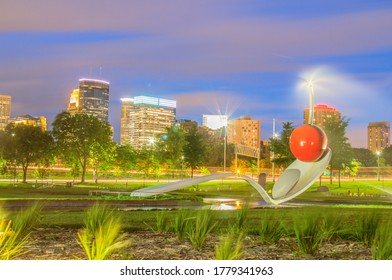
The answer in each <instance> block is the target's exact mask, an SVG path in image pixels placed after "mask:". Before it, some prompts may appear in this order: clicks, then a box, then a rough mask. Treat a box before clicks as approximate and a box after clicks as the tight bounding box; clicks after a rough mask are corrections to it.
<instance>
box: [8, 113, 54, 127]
mask: <svg viewBox="0 0 392 280" xmlns="http://www.w3.org/2000/svg"><path fill="white" fill-rule="evenodd" d="M10 123H14V124H15V125H30V126H37V127H40V128H41V129H42V131H46V129H47V123H46V118H45V117H44V116H40V117H33V116H30V115H23V116H18V117H14V118H12V119H10Z"/></svg>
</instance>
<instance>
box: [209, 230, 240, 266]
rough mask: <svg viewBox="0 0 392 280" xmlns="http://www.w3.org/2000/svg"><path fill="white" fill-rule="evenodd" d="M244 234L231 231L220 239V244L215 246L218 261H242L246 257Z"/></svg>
mask: <svg viewBox="0 0 392 280" xmlns="http://www.w3.org/2000/svg"><path fill="white" fill-rule="evenodd" d="M243 239H244V233H243V232H242V231H238V230H230V231H229V232H228V233H227V234H224V235H222V236H221V237H220V241H219V244H217V245H216V246H215V259H216V260H240V259H241V257H242V256H243V255H244V246H243Z"/></svg>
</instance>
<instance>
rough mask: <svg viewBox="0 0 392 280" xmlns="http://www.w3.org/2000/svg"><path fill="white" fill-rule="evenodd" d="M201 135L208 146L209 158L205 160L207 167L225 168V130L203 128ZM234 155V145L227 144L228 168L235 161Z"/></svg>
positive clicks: (200, 131)
mask: <svg viewBox="0 0 392 280" xmlns="http://www.w3.org/2000/svg"><path fill="white" fill-rule="evenodd" d="M199 133H200V134H201V135H202V137H203V141H204V143H205V145H206V154H207V155H208V157H206V159H205V165H207V166H223V159H224V129H223V128H222V129H218V130H216V131H213V130H211V129H209V128H206V127H202V128H201V129H200V130H199ZM234 157H235V155H234V144H232V143H227V145H226V166H228V165H229V164H228V163H230V162H232V161H233V159H234Z"/></svg>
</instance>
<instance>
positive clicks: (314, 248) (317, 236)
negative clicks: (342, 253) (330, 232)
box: [293, 210, 325, 255]
mask: <svg viewBox="0 0 392 280" xmlns="http://www.w3.org/2000/svg"><path fill="white" fill-rule="evenodd" d="M322 221H323V219H322V214H321V213H320V212H318V211H309V210H305V212H303V213H295V214H294V216H293V229H294V233H295V237H296V240H297V245H298V251H299V253H301V254H310V255H315V254H316V253H317V252H318V251H319V248H320V245H321V244H322V242H323V240H324V238H325V232H324V230H323V222H322Z"/></svg>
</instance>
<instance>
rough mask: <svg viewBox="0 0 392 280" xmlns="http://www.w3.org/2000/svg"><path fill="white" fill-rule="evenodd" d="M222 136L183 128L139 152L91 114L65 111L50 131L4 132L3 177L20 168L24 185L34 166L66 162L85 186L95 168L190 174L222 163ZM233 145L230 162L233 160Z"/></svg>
mask: <svg viewBox="0 0 392 280" xmlns="http://www.w3.org/2000/svg"><path fill="white" fill-rule="evenodd" d="M223 145H224V143H223V137H221V136H220V135H219V133H211V131H209V130H207V129H203V128H198V127H197V126H196V125H195V126H193V127H191V128H190V129H187V131H184V130H183V129H182V128H180V127H179V126H173V127H169V128H167V129H166V131H165V132H164V133H161V134H159V135H156V137H155V139H154V141H151V145H148V146H146V147H145V148H143V149H140V150H136V149H134V148H133V147H132V146H130V145H121V144H118V143H115V142H114V141H113V133H112V128H111V127H110V125H109V123H107V122H102V121H101V120H99V119H98V118H97V117H95V116H92V115H89V114H84V113H81V114H69V113H68V112H62V113H60V114H58V115H57V116H56V117H55V120H54V121H53V123H52V130H51V131H43V130H42V129H41V128H39V127H35V126H27V125H16V124H14V123H11V124H9V125H8V126H7V127H6V128H5V130H4V131H0V160H1V162H0V163H1V164H2V166H3V169H2V170H3V173H4V172H7V168H8V171H9V169H11V168H10V167H12V166H14V167H15V166H20V167H21V168H22V171H23V182H26V179H27V170H28V168H29V167H31V166H36V167H38V168H46V167H49V166H51V165H54V164H55V163H61V164H64V165H66V166H67V167H70V168H71V172H72V175H73V176H74V177H79V176H80V181H81V182H84V181H85V177H86V171H87V169H88V168H92V169H93V170H94V171H93V174H94V178H98V176H99V173H100V172H103V171H105V170H112V169H117V170H121V171H122V172H127V171H129V170H137V171H138V172H142V173H145V174H154V173H155V174H159V173H161V172H165V171H166V172H167V171H168V170H175V169H177V170H179V169H183V168H187V169H190V172H191V176H193V172H194V170H195V169H197V168H199V167H201V166H222V165H223ZM233 154H234V148H233V147H232V145H229V146H228V159H227V160H228V161H230V160H231V159H232V158H234V155H233Z"/></svg>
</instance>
